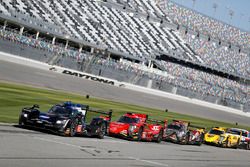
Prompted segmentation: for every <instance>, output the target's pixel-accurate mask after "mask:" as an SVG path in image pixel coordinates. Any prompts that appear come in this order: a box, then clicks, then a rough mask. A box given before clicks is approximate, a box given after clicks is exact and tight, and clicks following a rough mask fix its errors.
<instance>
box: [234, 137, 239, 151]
mask: <svg viewBox="0 0 250 167" xmlns="http://www.w3.org/2000/svg"><path fill="white" fill-rule="evenodd" d="M239 145H240V139H238V141H237V143H236V145H235V146H234V149H237V148H238V147H239Z"/></svg>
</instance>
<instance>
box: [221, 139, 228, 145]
mask: <svg viewBox="0 0 250 167" xmlns="http://www.w3.org/2000/svg"><path fill="white" fill-rule="evenodd" d="M222 147H229V138H227V139H226V142H225V145H222Z"/></svg>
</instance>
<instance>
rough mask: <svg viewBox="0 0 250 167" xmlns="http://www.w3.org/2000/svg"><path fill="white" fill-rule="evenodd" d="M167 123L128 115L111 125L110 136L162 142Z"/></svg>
mask: <svg viewBox="0 0 250 167" xmlns="http://www.w3.org/2000/svg"><path fill="white" fill-rule="evenodd" d="M166 126H167V121H159V120H152V119H148V115H146V114H139V113H126V114H124V115H123V116H121V117H120V119H119V120H118V121H115V122H111V123H110V125H109V130H108V134H109V136H119V137H123V138H126V139H131V140H137V141H141V140H144V141H155V142H158V143H159V142H161V140H162V138H163V136H164V131H165V129H166Z"/></svg>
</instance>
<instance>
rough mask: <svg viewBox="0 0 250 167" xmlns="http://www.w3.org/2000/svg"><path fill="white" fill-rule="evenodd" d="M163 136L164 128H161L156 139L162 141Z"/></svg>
mask: <svg viewBox="0 0 250 167" xmlns="http://www.w3.org/2000/svg"><path fill="white" fill-rule="evenodd" d="M162 138H163V130H162V129H161V130H160V132H159V135H158V137H157V139H156V143H160V142H161V141H162Z"/></svg>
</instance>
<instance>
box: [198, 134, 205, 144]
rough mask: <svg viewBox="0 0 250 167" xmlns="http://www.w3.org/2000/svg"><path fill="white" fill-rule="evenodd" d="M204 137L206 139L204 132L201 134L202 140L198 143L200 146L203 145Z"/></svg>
mask: <svg viewBox="0 0 250 167" xmlns="http://www.w3.org/2000/svg"><path fill="white" fill-rule="evenodd" d="M203 139H204V134H203V133H202V134H201V136H200V140H199V141H198V142H197V145H198V146H201V145H202V143H203V142H204V140H203Z"/></svg>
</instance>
